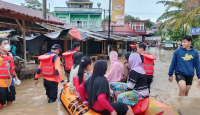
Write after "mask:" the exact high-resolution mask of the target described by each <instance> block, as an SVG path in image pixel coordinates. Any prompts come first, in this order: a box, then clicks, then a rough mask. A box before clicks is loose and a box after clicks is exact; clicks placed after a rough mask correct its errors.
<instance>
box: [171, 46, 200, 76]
mask: <svg viewBox="0 0 200 115" xmlns="http://www.w3.org/2000/svg"><path fill="white" fill-rule="evenodd" d="M194 68H195V69H196V74H197V77H198V78H199V79H200V70H199V69H200V68H199V53H198V51H197V50H195V49H194V48H193V47H192V46H191V48H190V50H186V49H184V48H183V47H182V46H180V48H178V49H177V50H176V51H175V52H174V55H173V58H172V62H171V65H170V68H169V73H168V75H169V76H172V75H173V73H174V70H175V73H180V74H183V75H186V76H194Z"/></svg>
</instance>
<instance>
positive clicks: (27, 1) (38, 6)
mask: <svg viewBox="0 0 200 115" xmlns="http://www.w3.org/2000/svg"><path fill="white" fill-rule="evenodd" d="M21 6H23V7H27V8H31V9H34V10H39V11H42V3H40V2H39V1H38V0H24V3H21ZM47 13H50V14H54V13H53V12H50V10H49V9H47Z"/></svg>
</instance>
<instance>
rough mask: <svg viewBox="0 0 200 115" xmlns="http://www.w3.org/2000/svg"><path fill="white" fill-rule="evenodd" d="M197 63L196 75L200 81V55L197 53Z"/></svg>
mask: <svg viewBox="0 0 200 115" xmlns="http://www.w3.org/2000/svg"><path fill="white" fill-rule="evenodd" d="M195 57H196V58H195V63H194V66H195V69H196V74H197V77H198V79H200V68H199V64H200V62H199V53H198V52H197V53H196V56H195Z"/></svg>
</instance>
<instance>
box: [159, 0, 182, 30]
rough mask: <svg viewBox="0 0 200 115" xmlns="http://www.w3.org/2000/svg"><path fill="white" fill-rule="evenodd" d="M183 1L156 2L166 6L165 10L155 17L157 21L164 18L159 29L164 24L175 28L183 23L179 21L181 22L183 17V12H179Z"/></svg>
mask: <svg viewBox="0 0 200 115" xmlns="http://www.w3.org/2000/svg"><path fill="white" fill-rule="evenodd" d="M184 2H185V1H179V0H174V1H158V2H157V4H164V6H165V7H167V8H166V10H165V12H164V13H163V14H162V15H161V16H160V17H159V18H158V19H157V22H159V21H162V20H164V23H163V24H162V25H161V26H160V29H163V28H164V27H165V26H168V27H174V28H175V29H177V28H179V27H181V26H182V25H183V23H180V22H182V21H181V20H182V19H183V18H184V16H183V14H181V12H182V7H183V4H184ZM172 9H173V10H172Z"/></svg>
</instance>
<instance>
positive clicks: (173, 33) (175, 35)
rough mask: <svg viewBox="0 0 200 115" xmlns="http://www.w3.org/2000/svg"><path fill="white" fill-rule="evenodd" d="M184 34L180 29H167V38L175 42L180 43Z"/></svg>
mask: <svg viewBox="0 0 200 115" xmlns="http://www.w3.org/2000/svg"><path fill="white" fill-rule="evenodd" d="M184 32H185V31H183V30H182V29H181V28H178V29H176V30H175V29H173V28H170V29H167V33H166V36H168V37H170V39H171V40H173V41H180V40H181V38H182V36H183V35H184Z"/></svg>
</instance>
